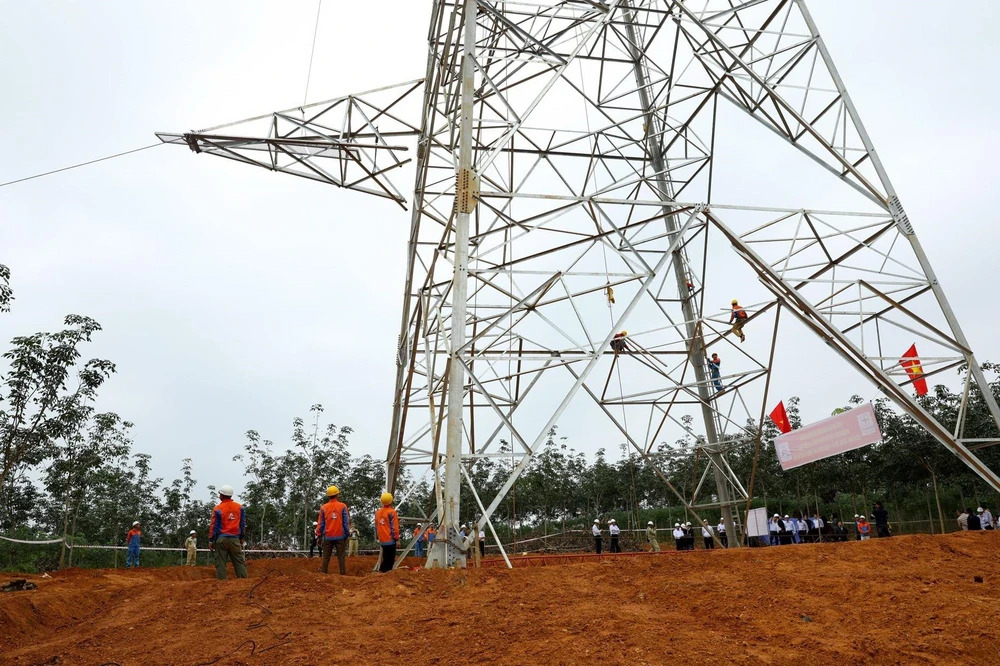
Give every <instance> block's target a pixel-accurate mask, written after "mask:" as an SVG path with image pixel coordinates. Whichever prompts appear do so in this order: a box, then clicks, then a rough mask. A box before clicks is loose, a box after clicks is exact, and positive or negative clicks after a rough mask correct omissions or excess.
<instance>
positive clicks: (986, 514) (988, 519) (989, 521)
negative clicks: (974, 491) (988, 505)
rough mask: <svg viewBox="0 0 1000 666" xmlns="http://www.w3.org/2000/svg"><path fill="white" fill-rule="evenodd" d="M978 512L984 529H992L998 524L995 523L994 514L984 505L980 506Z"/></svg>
mask: <svg viewBox="0 0 1000 666" xmlns="http://www.w3.org/2000/svg"><path fill="white" fill-rule="evenodd" d="M978 513H979V522H980V523H982V525H983V529H984V530H992V529H993V528H995V527H996V525H994V523H993V514H992V513H990V510H989V509H984V508H983V507H979V509H978Z"/></svg>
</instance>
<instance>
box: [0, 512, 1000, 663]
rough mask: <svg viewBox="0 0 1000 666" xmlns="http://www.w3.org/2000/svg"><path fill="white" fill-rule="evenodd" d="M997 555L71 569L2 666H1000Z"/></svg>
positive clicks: (920, 540) (788, 552) (825, 554)
mask: <svg viewBox="0 0 1000 666" xmlns="http://www.w3.org/2000/svg"><path fill="white" fill-rule="evenodd" d="M998 547H1000V532H987V533H965V534H956V535H949V536H904V537H895V538H893V539H886V540H881V541H879V540H874V541H869V542H864V543H846V544H818V545H801V546H786V547H781V548H767V549H752V550H750V549H742V550H739V551H729V552H724V551H714V552H713V551H708V552H705V551H695V552H692V553H682V554H677V553H670V552H666V553H663V554H660V555H650V556H644V557H627V558H625V557H623V558H617V559H615V558H614V557H609V558H607V559H605V560H603V561H601V562H586V563H580V564H574V565H565V566H553V567H544V568H530V569H515V570H513V571H511V570H507V569H481V570H470V571H426V570H417V571H412V570H400V571H397V572H394V573H392V574H388V575H376V574H371V573H369V572H368V571H367V570H368V569H369V568H370V566H371V563H372V562H371V560H370V559H365V558H362V559H354V560H352V561H351V566H350V568H349V573H350V575H349V576H347V577H344V578H341V577H340V576H337V575H331V576H323V575H322V574H319V573H317V572H316V569H317V560H306V559H298V560H269V561H262V562H254V563H252V564H251V567H250V574H251V578H250V579H249V580H229V581H226V582H218V581H216V580H214V578H213V570H212V569H211V568H209V567H198V568H191V569H187V568H180V567H178V568H169V569H147V570H143V569H139V570H133V571H123V570H100V571H90V570H72V571H66V572H57V573H55V574H53V575H52V578H42V577H39V576H29V578H30V579H31V580H33V581H34V582H36V583H37V584H38V586H39V587H38V589H37V590H33V591H27V592H13V593H8V594H0V664H19V665H25V666H28V665H35V664H81V665H90V664H93V665H101V664H112V665H113V664H119V665H120V666H133V665H140V664H157V665H159V664H177V665H195V664H221V665H232V664H248V665H256V664H261V665H263V664H351V665H352V666H360V665H365V664H397V663H398V664H431V663H441V664H448V665H449V666H455V665H459V664H494V663H496V664H539V663H541V664H546V666H554V665H556V664H586V663H600V664H630V665H640V664H664V663H671V662H678V663H705V664H730V663H731V664H792V663H795V664H828V663H836V664H840V665H844V664H869V663H872V664H931V663H934V664H938V663H940V664H991V663H1000V639H996V638H994V635H995V634H996V628H997V627H998V626H1000V625H998V620H1000V573H994V572H995V569H996V553H997V550H998ZM272 570H273V571H272ZM269 572H270V573H269ZM975 576H980V577H981V578H982V579H983V582H982V583H978V582H976V581H975ZM9 578H13V576H10V575H8V576H5V577H3V578H2V579H0V581H2V582H6V581H7V580H8V579H9Z"/></svg>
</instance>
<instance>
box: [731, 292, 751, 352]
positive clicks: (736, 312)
mask: <svg viewBox="0 0 1000 666" xmlns="http://www.w3.org/2000/svg"><path fill="white" fill-rule="evenodd" d="M749 318H750V317H749V316H747V311H746V310H744V309H743V308H741V307H740V302H739V301H738V300H736V299H735V298H734V299H733V311H732V313H731V314H730V315H729V323H730V324H732V325H733V333H734V334H735V335H737V336H739V338H740V342H746V339H747V336H745V335H743V325H744V324H746V323H747V319H749Z"/></svg>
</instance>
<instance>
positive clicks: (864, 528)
mask: <svg viewBox="0 0 1000 666" xmlns="http://www.w3.org/2000/svg"><path fill="white" fill-rule="evenodd" d="M858 531H859V532H861V533H862V534H868V533H869V532H871V531H872V526H871V523H869V522H868V521H867V520H862V521H859V522H858Z"/></svg>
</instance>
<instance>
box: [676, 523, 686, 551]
mask: <svg viewBox="0 0 1000 666" xmlns="http://www.w3.org/2000/svg"><path fill="white" fill-rule="evenodd" d="M673 535H674V545H675V546H677V550H684V549H685V548H684V528H683V527H682V526H681V524H680V523H674V531H673Z"/></svg>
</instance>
